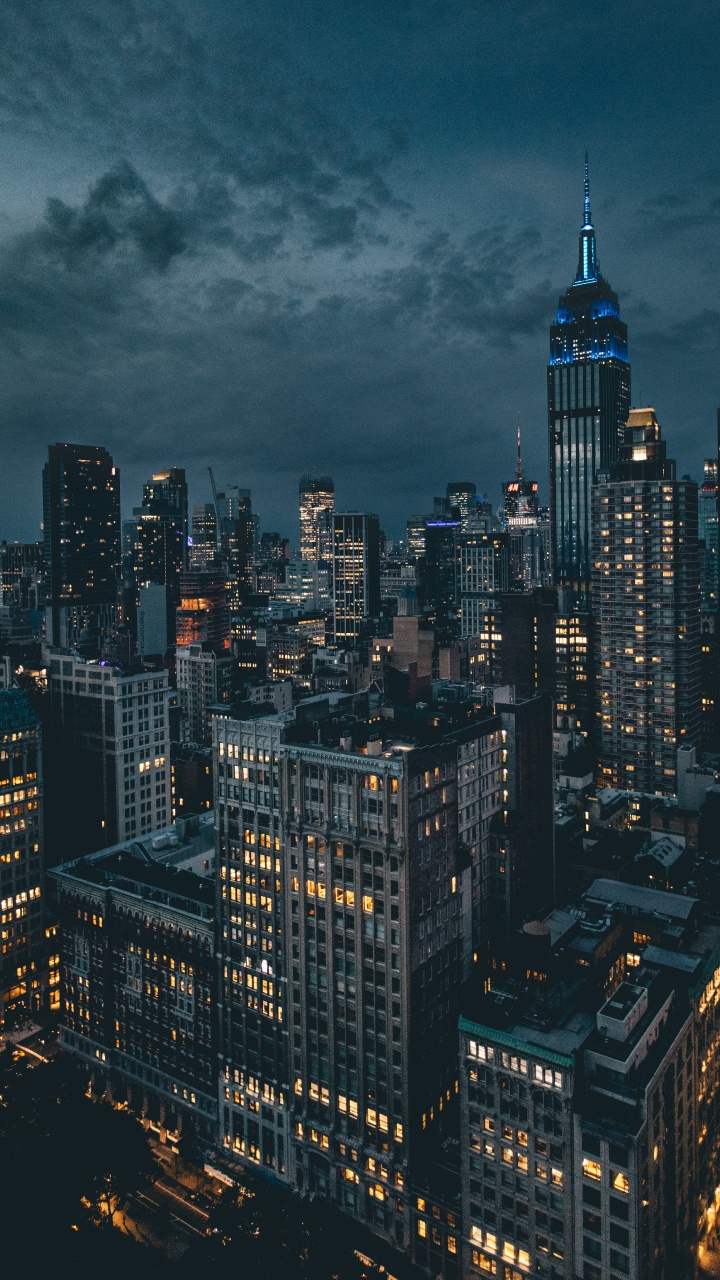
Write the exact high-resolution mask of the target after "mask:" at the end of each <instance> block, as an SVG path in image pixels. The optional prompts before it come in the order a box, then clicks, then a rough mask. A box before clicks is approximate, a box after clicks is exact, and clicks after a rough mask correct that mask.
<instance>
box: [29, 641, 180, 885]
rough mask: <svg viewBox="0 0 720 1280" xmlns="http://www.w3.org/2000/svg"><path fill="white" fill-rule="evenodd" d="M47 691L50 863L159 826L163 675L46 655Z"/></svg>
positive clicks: (165, 813) (164, 763)
mask: <svg viewBox="0 0 720 1280" xmlns="http://www.w3.org/2000/svg"><path fill="white" fill-rule="evenodd" d="M48 688H49V695H50V724H49V728H50V733H51V744H50V745H51V750H49V751H48V786H47V791H48V793H49V794H48V810H49V821H48V823H47V827H46V830H47V843H48V853H49V857H50V861H54V862H57V861H59V859H60V858H64V857H68V856H69V855H70V854H71V853H72V852H73V851H75V852H76V853H86V852H88V851H90V850H93V849H102V848H104V847H105V845H107V844H108V842H110V843H111V844H115V843H117V842H118V841H121V840H132V839H134V838H136V837H140V836H144V835H147V834H148V833H149V832H152V831H157V830H158V828H159V827H163V826H166V825H167V823H168V822H169V820H170V807H171V806H170V723H169V698H170V690H169V688H168V675H167V672H166V671H153V672H140V673H132V674H129V673H128V674H126V673H124V672H123V671H121V670H119V669H117V668H114V667H111V666H109V665H105V664H104V663H97V662H87V661H86V660H85V659H83V658H80V657H78V656H77V655H65V654H57V653H51V655H50V661H49V664H48ZM50 765H52V771H51V770H50ZM51 780H52V787H51V786H50V783H51Z"/></svg>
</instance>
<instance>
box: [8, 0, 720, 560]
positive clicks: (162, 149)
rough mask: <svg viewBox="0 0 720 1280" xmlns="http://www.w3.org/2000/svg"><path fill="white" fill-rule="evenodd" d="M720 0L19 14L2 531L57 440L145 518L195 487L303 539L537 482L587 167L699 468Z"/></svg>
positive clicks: (608, 250)
mask: <svg viewBox="0 0 720 1280" xmlns="http://www.w3.org/2000/svg"><path fill="white" fill-rule="evenodd" d="M719 37H720V10H718V6H717V4H716V3H715V0H683V2H682V3H681V2H678V0H662V3H661V4H658V5H651V4H648V3H647V0H622V2H621V0H604V3H602V4H600V3H594V4H590V3H586V0H575V2H574V3H570V0H504V3H501V4H498V3H497V0H301V3H298V0H255V3H248V2H247V0H192V2H191V3H185V2H184V0H172V3H167V0H162V3H160V2H158V0H137V2H134V0H112V3H107V2H106V0H35V3H33V4H30V5H29V4H28V3H27V0H5V3H4V5H3V7H2V13H1V14H0V164H1V166H2V167H1V172H2V183H1V184H0V335H1V339H0V434H1V438H2V450H1V451H0V536H1V537H6V538H15V537H19V538H32V537H36V536H37V532H38V526H39V521H40V472H41V468H42V463H43V460H44V456H45V452H46V449H47V445H48V443H50V442H52V441H55V440H71V441H82V442H87V443H97V444H104V445H105V446H106V447H107V448H109V449H110V450H111V451H112V453H113V455H114V457H115V460H116V462H117V463H118V465H119V466H120V468H121V472H122V487H123V505H124V507H125V508H126V510H127V509H128V508H130V507H131V506H132V505H134V504H135V503H137V502H138V501H139V493H140V488H141V485H142V482H143V479H144V478H146V476H147V475H148V474H149V473H150V472H151V471H152V470H157V469H158V468H161V467H163V466H167V465H178V466H185V467H186V468H187V470H188V475H189V479H190V484H191V501H204V500H208V499H209V497H210V492H209V485H208V480H207V470H206V469H207V467H208V465H212V466H213V468H214V470H215V475H216V478H217V480H218V484H219V485H222V484H223V483H236V484H240V485H244V486H250V487H251V488H252V490H253V498H254V504H255V506H256V509H258V510H259V512H260V515H261V520H262V527H263V528H267V529H279V530H280V531H281V532H283V533H288V534H290V536H293V537H294V536H296V501H297V482H298V477H299V475H300V474H301V473H302V472H303V471H305V470H316V469H317V470H323V471H328V470H329V471H330V472H331V474H333V475H334V477H335V483H336V491H337V495H338V504H339V505H340V506H341V507H345V508H360V509H365V510H376V511H378V512H379V514H380V516H381V518H382V521H383V523H384V525H385V527H386V528H387V529H388V532H390V533H393V534H397V533H399V532H400V530H401V527H402V524H403V521H404V519H405V517H406V516H407V515H408V514H410V513H411V512H414V511H423V510H425V509H427V507H428V504H429V502H430V501H431V499H432V496H433V494H434V493H437V492H441V491H443V490H444V486H445V483H446V482H447V480H449V479H473V480H475V481H476V483H477V484H478V487H479V488H480V489H482V490H484V491H486V492H487V493H488V494H489V495H490V496H491V497H492V499H493V501H495V502H497V501H498V500H499V485H500V482H501V480H502V479H503V478H505V477H507V476H508V475H509V474H511V473H512V470H513V467H514V447H515V443H514V437H515V426H514V424H515V421H516V417H517V414H518V413H519V414H520V415H521V420H522V422H523V425H524V439H525V446H524V452H525V457H526V460H527V464H528V469H529V470H530V471H532V473H533V475H534V476H535V477H536V478H537V479H539V480H540V483H541V487H542V488H543V490H545V487H546V430H547V428H546V421H545V362H546V358H547V328H548V325H549V323H550V322H551V320H552V317H553V311H554V307H555V305H556V302H557V295H558V293H559V292H560V291H561V290H562V289H563V288H565V287H566V285H567V284H569V282H570V281H571V279H572V277H573V275H574V272H575V266H576V260H577V232H578V230H579V226H580V221H581V217H580V215H581V207H582V160H583V154H584V151H585V149H586V148H587V149H588V150H589V152H590V159H591V171H592V194H593V214H594V221H595V225H596V228H597V233H598V256H599V261H600V266H601V269H602V270H603V273H604V274H605V275H606V276H607V277H608V278H609V280H610V282H611V283H612V285H613V287H614V288H615V289H616V290H617V291H618V293H619V295H620V300H621V307H622V314H623V316H624V318H625V320H626V321H627V323H628V325H629V329H630V355H631V361H632V382H633V396H632V399H633V402H634V403H635V404H646V403H652V404H654V406H655V407H656V409H657V411H658V415H659V417H660V420H661V422H662V423H663V426H664V428H665V431H666V436H667V438H668V440H669V442H670V445H671V452H672V453H674V454H675V456H677V458H678V461H679V467H680V471H681V472H684V471H690V472H691V473H692V474H693V475H695V476H698V475H699V474H700V473H701V469H702V459H703V457H704V455H705V454H706V453H709V452H710V451H711V448H712V442H713V439H714V432H715V408H716V405H717V404H718V403H720V378H719V376H718V374H719V363H718V348H719V346H720V302H719V301H718V271H719V268H720V241H719V232H720V148H719V146H718V143H719V142H720V104H719V103H718V96H719V94H720V78H719V77H718V75H717V50H718V43H719Z"/></svg>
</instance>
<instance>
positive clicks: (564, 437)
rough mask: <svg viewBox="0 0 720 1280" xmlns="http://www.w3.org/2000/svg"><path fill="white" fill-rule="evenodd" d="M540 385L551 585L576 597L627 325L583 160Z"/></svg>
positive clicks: (585, 587) (607, 449)
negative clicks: (577, 227) (577, 210)
mask: <svg viewBox="0 0 720 1280" xmlns="http://www.w3.org/2000/svg"><path fill="white" fill-rule="evenodd" d="M547 386H548V422H549V446H550V447H549V456H550V512H551V523H552V545H553V570H554V575H555V582H556V583H557V585H558V586H561V587H566V588H568V589H569V590H570V591H571V592H572V593H573V595H574V596H575V598H576V600H583V599H584V598H585V597H586V596H587V594H588V591H589V588H590V579H591V568H592V543H591V539H592V531H591V519H590V508H591V498H590V495H591V491H592V486H593V483H594V480H595V477H596V475H597V473H598V472H599V471H606V470H607V469H608V468H609V467H610V466H611V464H612V463H613V462H615V460H616V459H617V457H618V450H619V446H620V444H621V442H622V431H623V426H624V424H625V422H626V420H627V414H628V409H629V407H630V366H629V364H628V357H627V327H626V325H625V324H623V322H622V320H621V319H620V311H619V306H618V299H617V295H616V294H615V293H614V292H613V290H612V289H611V288H610V285H609V284H608V283H607V281H606V280H605V279H604V278H603V276H602V275H601V274H600V271H599V269H598V265H597V260H596V247H595V229H594V227H593V224H592V218H591V214H590V185H589V179H588V168H587V162H586V164H585V218H584V222H583V226H582V229H581V231H580V256H579V260H578V269H577V275H576V277H575V280H574V282H573V283H572V284H571V285H570V288H569V289H567V290H566V292H565V293H564V294H563V295H562V296H561V298H560V300H559V304H558V311H557V322H556V323H555V324H554V325H552V327H551V329H550V362H549V365H548V381H547Z"/></svg>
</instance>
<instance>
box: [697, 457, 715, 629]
mask: <svg viewBox="0 0 720 1280" xmlns="http://www.w3.org/2000/svg"><path fill="white" fill-rule="evenodd" d="M698 497H699V501H698V534H699V537H700V542H701V546H700V607H701V609H704V610H706V611H708V612H717V611H718V608H719V607H720V602H719V599H718V469H717V459H716V458H706V459H705V465H704V476H703V482H702V484H701V486H700V493H699V495H698Z"/></svg>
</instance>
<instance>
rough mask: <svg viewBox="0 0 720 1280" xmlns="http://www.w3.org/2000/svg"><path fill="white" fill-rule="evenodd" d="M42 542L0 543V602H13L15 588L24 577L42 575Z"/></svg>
mask: <svg viewBox="0 0 720 1280" xmlns="http://www.w3.org/2000/svg"><path fill="white" fill-rule="evenodd" d="M42 563H43V544H42V542H2V543H0V604H14V603H15V602H16V601H15V591H16V588H17V587H18V586H19V585H20V583H22V581H23V579H25V578H34V579H35V580H37V579H39V578H41V577H42Z"/></svg>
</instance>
